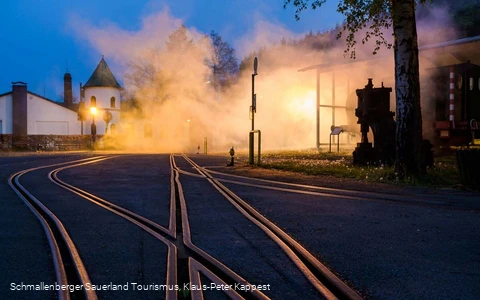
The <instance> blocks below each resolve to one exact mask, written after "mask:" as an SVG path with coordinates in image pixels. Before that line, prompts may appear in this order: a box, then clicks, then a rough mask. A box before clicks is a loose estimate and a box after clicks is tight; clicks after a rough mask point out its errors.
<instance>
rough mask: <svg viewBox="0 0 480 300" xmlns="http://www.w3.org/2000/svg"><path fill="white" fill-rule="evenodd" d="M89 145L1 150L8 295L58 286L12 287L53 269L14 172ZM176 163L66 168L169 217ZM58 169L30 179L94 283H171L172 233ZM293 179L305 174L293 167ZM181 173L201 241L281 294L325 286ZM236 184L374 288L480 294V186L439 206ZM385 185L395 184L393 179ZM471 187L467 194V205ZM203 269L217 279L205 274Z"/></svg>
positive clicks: (391, 295)
mask: <svg viewBox="0 0 480 300" xmlns="http://www.w3.org/2000/svg"><path fill="white" fill-rule="evenodd" d="M87 155H91V154H87V153H86V154H75V155H48V156H47V155H40V156H22V157H0V176H1V177H2V178H3V180H2V181H1V182H0V205H1V206H2V209H0V222H1V228H2V229H1V230H0V236H1V241H2V242H1V243H0V255H1V257H2V258H6V259H2V260H0V267H1V270H2V272H0V282H1V285H0V294H1V295H2V296H1V298H5V299H49V298H52V297H55V294H53V293H49V292H14V291H10V289H9V288H10V283H12V282H13V283H15V282H16V283H20V282H21V281H23V282H24V283H37V282H42V281H43V282H50V281H53V280H54V279H55V277H54V274H53V268H52V263H51V257H50V250H49V248H48V244H47V242H46V239H45V234H44V233H43V229H42V228H41V226H40V224H39V222H38V221H37V220H36V218H35V217H34V215H33V214H32V213H31V212H30V211H29V210H28V208H27V207H26V206H25V205H24V204H23V202H22V201H21V200H20V199H19V198H18V197H17V196H16V194H15V193H14V192H13V191H12V190H11V189H10V187H9V186H8V184H7V179H8V177H9V176H10V175H11V174H13V173H14V172H16V171H19V170H23V169H27V168H29V167H33V166H38V165H43V164H51V163H58V162H62V161H67V160H73V159H79V158H84V157H87ZM191 158H193V159H194V160H195V161H196V162H197V163H199V164H200V165H204V166H212V167H220V166H225V164H226V163H227V161H226V160H225V157H213V156H201V155H192V156H191ZM176 161H177V165H179V167H181V168H186V170H187V171H190V172H194V170H193V169H192V168H191V167H189V166H188V164H186V163H185V162H184V161H182V160H181V159H180V158H179V157H177V158H176ZM169 168H170V166H169V164H168V155H131V156H122V157H119V158H113V159H111V160H106V161H103V162H99V163H95V164H90V165H85V166H82V167H79V168H75V169H69V170H65V171H62V172H60V173H59V177H60V178H61V179H62V180H64V181H66V182H67V183H70V184H73V185H76V186H79V187H81V188H84V189H85V190H87V191H89V192H92V193H94V194H97V195H98V196H101V197H104V198H105V199H107V200H109V201H112V202H114V203H116V204H119V205H122V206H124V207H126V208H128V209H131V210H133V211H135V212H137V213H139V214H141V215H144V216H146V217H149V218H152V219H153V220H154V221H156V222H157V223H160V224H161V225H164V226H166V224H168V205H169V195H170V186H169V181H170V175H169V174H170V173H169V172H170V170H169ZM48 171H49V170H47V169H45V170H43V171H36V172H33V173H31V174H27V175H25V176H24V177H22V179H21V182H22V184H24V185H25V186H26V187H27V188H28V189H29V190H31V191H32V193H33V194H34V195H35V196H37V198H39V200H41V201H44V202H45V204H46V205H47V206H48V207H49V208H50V209H52V211H53V212H54V213H55V214H57V216H58V217H59V218H60V219H61V220H62V222H63V223H64V225H65V226H66V228H67V231H68V232H69V234H70V235H71V237H72V238H73V240H74V242H75V243H76V245H77V248H78V250H79V252H80V256H81V258H82V259H83V261H84V263H85V265H86V267H87V271H88V272H89V275H90V277H91V279H92V283H94V284H97V283H100V284H108V283H110V282H113V283H116V284H125V283H127V282H128V283H132V282H137V283H144V284H152V283H155V284H164V282H165V266H166V246H165V245H164V244H163V243H161V242H160V241H158V240H156V239H154V238H153V237H152V236H151V235H149V234H148V233H146V232H144V231H142V230H141V229H139V228H138V227H136V226H135V225H133V224H131V223H130V222H128V221H126V220H124V219H122V218H121V217H119V216H116V215H114V214H113V213H111V212H108V211H106V210H105V209H103V208H100V207H98V206H96V205H94V204H92V203H90V202H88V201H86V200H84V199H82V198H80V197H78V196H76V195H74V194H71V193H70V192H68V191H66V190H63V189H61V188H60V187H57V186H55V185H54V184H53V183H51V182H50V181H49V180H48V179H47V177H46V174H47V173H48ZM299 177H300V176H299ZM290 179H291V181H296V182H299V181H301V180H300V179H299V178H297V177H296V176H295V175H291V176H290ZM319 181H321V180H319ZM181 182H182V185H183V187H184V190H185V197H186V201H187V207H188V213H189V218H190V224H191V230H192V240H193V242H194V243H195V244H197V245H198V246H200V247H201V248H202V249H204V250H205V251H207V252H209V253H210V254H212V255H213V256H215V257H217V258H218V259H219V260H221V261H222V262H224V263H225V264H226V265H227V266H229V267H231V268H232V269H233V270H234V271H236V272H238V273H240V275H242V276H244V277H245V278H246V279H247V280H250V281H252V283H270V281H272V283H271V284H272V287H273V285H276V286H275V288H272V290H271V291H270V292H268V291H267V292H266V294H267V295H269V296H272V297H273V298H274V299H291V298H303V299H311V298H317V296H318V295H316V294H315V292H314V291H312V290H311V287H310V285H309V284H308V282H306V281H305V279H304V278H303V277H302V275H299V273H298V271H297V270H296V268H295V267H294V266H292V263H291V262H290V261H289V260H288V259H287V258H286V257H285V256H284V254H283V253H282V252H281V251H280V250H278V248H277V247H276V246H275V245H274V244H273V243H272V242H271V241H269V240H268V239H266V238H265V234H264V233H263V232H261V231H260V230H259V229H258V228H256V227H255V225H253V224H252V223H250V222H249V221H247V220H246V219H244V218H242V216H241V215H240V214H239V213H238V212H237V211H236V209H235V208H233V206H231V205H230V204H229V203H228V202H226V199H224V198H222V196H220V195H219V194H218V193H217V192H216V191H215V190H214V189H213V187H211V186H209V183H208V182H207V181H206V180H204V179H199V178H193V177H189V176H184V175H181ZM308 183H309V184H310V183H311V182H308ZM226 185H227V186H228V187H229V188H231V189H232V191H234V192H236V193H237V194H238V195H239V196H240V197H242V198H243V199H244V200H245V201H247V202H248V203H250V204H251V205H253V206H254V207H255V208H256V209H257V210H259V211H260V212H261V213H262V214H263V215H265V216H267V217H268V218H269V219H270V220H272V221H273V222H274V223H276V224H278V225H279V227H281V228H282V229H284V230H285V231H286V232H287V233H289V234H290V235H291V236H292V237H294V238H295V239H296V240H297V241H299V242H300V243H301V244H302V245H304V246H305V247H306V248H307V249H308V250H309V251H310V252H311V253H312V254H314V255H315V256H316V257H317V258H319V260H320V261H322V262H324V263H325V264H326V265H327V266H329V267H330V268H331V269H332V270H333V271H334V272H336V273H338V274H339V276H340V277H341V278H343V279H345V280H347V281H348V282H349V283H350V284H351V286H353V287H354V288H355V289H357V290H358V291H360V292H361V293H362V295H364V296H366V297H368V298H373V299H424V298H427V299H476V298H478V295H480V272H479V271H478V270H480V247H479V246H480V239H479V237H480V222H479V216H480V215H479V213H478V211H479V210H480V197H478V200H479V202H478V205H476V202H475V200H476V197H475V194H471V193H470V194H467V193H461V192H457V191H434V192H428V191H427V192H425V193H423V194H424V195H430V194H431V195H432V203H435V202H438V199H437V198H435V197H437V196H438V195H440V197H446V198H447V199H450V198H451V199H453V200H452V201H450V202H449V205H448V206H435V205H423V204H418V205H417V204H414V203H413V204H412V203H408V204H405V203H401V202H400V203H396V202H392V201H379V200H372V201H370V200H348V199H341V198H336V197H324V196H312V195H300V194H292V193H287V192H279V191H271V190H263V189H258V188H254V187H246V186H239V185H234V184H226ZM348 188H351V186H350V185H349V186H348ZM382 189H383V191H387V192H388V187H385V186H382ZM357 190H359V191H360V193H361V191H362V189H361V188H359V189H357ZM393 190H395V189H393V188H392V191H393ZM402 191H403V193H404V195H407V196H408V195H409V194H410V195H414V194H416V193H417V191H416V189H408V188H403V189H402ZM434 198H435V199H434ZM463 198H468V200H466V201H468V205H467V206H465V205H463V204H464V203H462V199H463ZM457 199H458V200H457ZM456 201H458V203H459V205H458V209H457V208H456V207H455V205H456V203H455V202H456ZM466 208H468V209H466ZM469 209H471V210H469ZM3 270H5V271H3ZM202 281H203V282H207V283H208V280H207V279H205V277H203V276H202ZM130 287H131V286H130ZM98 295H99V296H100V299H148V298H151V299H154V298H155V299H158V298H160V299H161V298H163V297H164V292H161V293H159V292H158V291H156V292H138V291H137V292H134V291H132V289H131V288H130V291H127V292H124V291H122V292H114V291H113V292H112V291H109V292H99V293H98ZM205 297H206V298H207V299H208V298H211V299H217V298H221V297H223V295H222V294H219V293H217V292H214V291H207V292H205Z"/></svg>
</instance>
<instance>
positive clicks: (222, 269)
mask: <svg viewBox="0 0 480 300" xmlns="http://www.w3.org/2000/svg"><path fill="white" fill-rule="evenodd" d="M170 159H171V160H170V162H171V168H172V172H175V183H176V189H177V190H178V198H179V202H180V203H179V204H180V210H181V219H182V220H181V221H182V235H183V243H184V244H185V245H186V246H187V247H188V248H189V249H190V250H192V251H193V252H194V253H196V254H197V255H199V256H200V257H202V258H204V259H206V260H207V261H208V262H209V263H210V264H209V266H208V269H209V271H210V272H212V271H216V272H217V273H223V274H224V276H223V279H225V275H226V277H227V278H228V279H229V280H226V281H225V282H227V283H228V284H231V283H232V282H233V283H240V284H242V285H245V286H250V287H252V285H251V284H250V283H249V282H248V281H247V280H246V279H244V278H243V277H241V276H240V275H238V274H237V273H235V272H233V271H232V270H231V269H230V268H228V267H227V266H225V265H224V264H223V263H221V262H220V261H218V260H217V259H216V258H214V257H213V256H211V255H210V254H208V253H207V252H205V251H203V250H202V249H200V248H198V247H197V246H196V245H195V244H193V242H192V239H191V232H190V223H189V221H188V211H187V204H186V201H185V196H184V193H183V187H182V184H181V182H180V176H179V172H178V170H179V168H178V167H177V165H176V163H175V158H174V155H173V154H172V155H171V156H170ZM212 269H213V270H212ZM204 274H205V275H206V276H207V277H208V275H207V274H206V273H204ZM209 278H210V277H209ZM212 278H213V277H212ZM212 278H210V279H211V280H212ZM214 282H215V281H214ZM217 283H221V282H217ZM249 294H251V296H253V298H256V299H269V298H268V297H267V296H266V295H265V294H264V293H262V292H261V291H258V290H254V289H253V287H252V289H251V290H250V291H248V293H246V296H248V295H249ZM248 298H250V297H248Z"/></svg>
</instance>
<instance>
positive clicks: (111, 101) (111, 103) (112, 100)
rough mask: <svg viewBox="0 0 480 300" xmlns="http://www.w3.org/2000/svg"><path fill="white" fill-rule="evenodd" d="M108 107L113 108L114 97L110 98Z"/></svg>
mask: <svg viewBox="0 0 480 300" xmlns="http://www.w3.org/2000/svg"><path fill="white" fill-rule="evenodd" d="M110 107H111V108H115V97H112V98H110Z"/></svg>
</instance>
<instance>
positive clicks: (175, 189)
mask: <svg viewBox="0 0 480 300" xmlns="http://www.w3.org/2000/svg"><path fill="white" fill-rule="evenodd" d="M87 164H88V162H84V163H79V164H76V165H69V166H66V167H62V168H58V169H55V170H53V171H51V172H50V173H49V178H50V180H51V181H52V182H54V183H56V184H57V185H59V186H61V187H62V188H64V189H66V190H69V191H70V192H72V193H74V194H76V195H78V196H80V197H82V198H84V199H86V200H88V201H90V202H92V203H95V204H97V205H99V206H100V207H102V208H104V209H107V210H109V211H111V212H113V213H115V214H117V215H118V216H121V217H122V218H125V219H126V220H128V221H130V222H132V223H133V224H135V225H137V226H139V227H140V228H142V229H143V230H145V231H146V232H148V233H150V234H151V235H153V236H154V237H156V238H157V239H159V240H160V241H161V242H163V243H164V244H166V245H167V247H168V254H167V256H168V257H167V285H175V284H176V283H177V278H178V272H177V269H178V264H177V258H178V256H179V254H178V252H179V249H178V248H179V247H180V248H181V247H182V245H181V244H180V243H179V242H178V238H180V237H177V236H178V235H179V234H178V232H177V233H176V232H175V231H176V230H177V231H178V229H179V227H181V228H180V233H181V235H182V241H183V243H184V244H185V246H186V247H187V248H188V249H186V251H187V253H186V254H187V255H188V256H189V257H191V258H193V259H195V261H196V262H197V263H198V264H197V265H196V266H197V267H198V266H201V267H198V268H197V269H198V270H199V271H201V272H202V273H205V274H206V273H208V272H210V273H212V274H214V273H216V275H214V277H212V278H214V282H216V283H217V284H221V283H223V282H224V280H225V279H226V280H225V282H227V283H231V282H234V283H236V282H239V283H242V284H246V285H249V283H248V282H247V281H246V280H245V279H243V278H242V277H241V276H239V275H238V274H236V273H235V272H233V271H232V270H230V269H229V268H228V267H226V266H225V265H223V264H222V263H221V262H219V261H218V260H216V259H215V258H213V257H212V256H210V255H209V254H207V253H206V252H204V251H203V250H201V249H199V248H198V247H196V246H195V245H194V244H193V243H192V242H191V238H190V227H189V224H188V215H187V214H186V204H185V199H184V197H183V190H182V188H181V184H180V182H179V180H178V176H179V175H178V172H176V171H175V170H174V168H173V165H174V164H175V162H174V159H173V156H172V155H171V156H170V164H171V173H172V175H171V184H172V183H173V185H172V187H171V193H170V196H171V199H170V201H171V204H170V208H171V217H170V222H169V229H168V230H167V229H166V228H164V227H163V226H161V225H159V224H157V223H155V222H153V221H151V220H149V219H147V218H145V217H143V216H140V215H138V214H136V213H134V212H131V211H129V210H127V209H125V208H123V207H120V206H118V205H116V204H113V203H111V202H109V201H107V200H105V199H102V198H100V197H98V196H96V195H93V194H91V193H89V192H86V191H84V190H82V189H80V188H78V187H75V186H73V185H70V184H68V183H66V182H64V181H62V180H61V179H60V178H58V173H59V172H60V171H63V170H65V169H68V168H74V167H79V166H82V165H87ZM177 194H178V195H177ZM177 200H178V201H179V202H180V205H179V206H180V214H181V216H182V218H176V217H175V215H176V207H177V204H176V201H177ZM172 208H173V209H172ZM179 219H181V225H180V226H179V225H178V224H177V222H178V221H180V220H179ZM172 220H173V221H172ZM205 270H208V272H206V271H205ZM188 272H189V274H190V273H191V270H188ZM196 276H198V275H196ZM207 277H208V276H207ZM209 278H210V277H209ZM215 278H217V279H215ZM220 278H222V279H220ZM193 279H195V278H193ZM197 295H198V293H194V294H192V297H193V298H194V299H197ZM245 296H246V298H252V296H253V298H256V299H268V297H266V296H265V295H263V294H262V293H261V292H260V291H251V292H250V291H249V292H247V293H246V294H245ZM202 297H203V296H202ZM166 298H167V299H176V298H177V294H176V291H170V290H169V289H167V291H166Z"/></svg>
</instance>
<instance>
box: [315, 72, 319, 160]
mask: <svg viewBox="0 0 480 300" xmlns="http://www.w3.org/2000/svg"><path fill="white" fill-rule="evenodd" d="M316 132H317V133H316V134H317V135H316V148H317V151H318V152H320V70H319V69H317V117H316Z"/></svg>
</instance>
